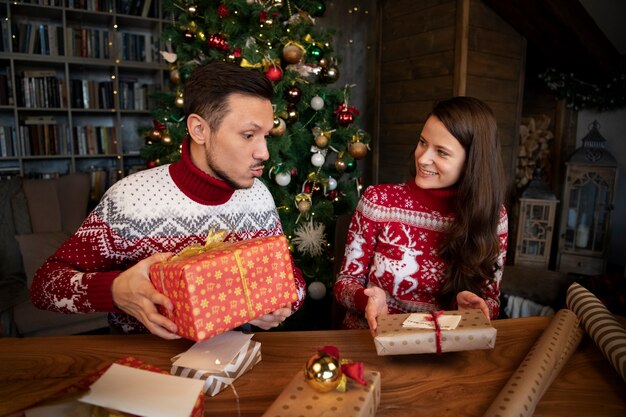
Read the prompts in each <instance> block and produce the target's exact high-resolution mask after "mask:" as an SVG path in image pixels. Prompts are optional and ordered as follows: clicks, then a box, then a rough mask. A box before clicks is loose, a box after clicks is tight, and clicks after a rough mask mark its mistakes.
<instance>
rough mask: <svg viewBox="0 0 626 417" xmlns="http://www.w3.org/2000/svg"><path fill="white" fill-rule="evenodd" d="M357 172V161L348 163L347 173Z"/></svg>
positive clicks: (352, 160)
mask: <svg viewBox="0 0 626 417" xmlns="http://www.w3.org/2000/svg"><path fill="white" fill-rule="evenodd" d="M355 170H356V161H355V160H354V159H351V160H349V161H346V169H345V172H347V173H351V172H354V171H355Z"/></svg>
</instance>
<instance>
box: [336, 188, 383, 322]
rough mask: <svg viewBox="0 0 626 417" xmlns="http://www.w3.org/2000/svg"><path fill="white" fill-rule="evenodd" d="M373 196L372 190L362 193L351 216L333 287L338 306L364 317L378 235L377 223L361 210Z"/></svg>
mask: <svg viewBox="0 0 626 417" xmlns="http://www.w3.org/2000/svg"><path fill="white" fill-rule="evenodd" d="M373 193H374V188H373V187H370V188H368V189H367V190H366V191H365V193H363V196H362V197H361V201H360V202H359V204H358V205H357V208H356V210H355V212H354V215H353V216H352V221H351V222H350V226H349V228H348V236H347V239H346V248H345V253H344V258H343V262H342V265H341V269H340V271H339V274H338V275H337V281H336V282H335V287H334V293H335V298H336V299H337V302H339V304H341V305H342V306H344V307H345V308H347V309H352V310H356V311H359V312H361V313H364V312H365V307H366V305H367V301H368V297H367V295H365V294H364V293H363V291H364V290H365V288H367V283H368V278H367V276H368V273H369V265H370V262H371V260H372V257H373V254H374V246H375V233H376V225H375V223H374V222H373V221H372V220H370V219H368V218H367V217H366V216H364V215H363V211H362V209H363V201H364V200H368V199H369V198H370V197H371V195H372V194H373Z"/></svg>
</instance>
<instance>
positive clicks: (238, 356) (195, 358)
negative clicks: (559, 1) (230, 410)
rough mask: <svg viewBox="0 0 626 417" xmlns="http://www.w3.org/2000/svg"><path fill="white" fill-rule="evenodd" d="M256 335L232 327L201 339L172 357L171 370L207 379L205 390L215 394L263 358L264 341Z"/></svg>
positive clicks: (175, 373)
mask: <svg viewBox="0 0 626 417" xmlns="http://www.w3.org/2000/svg"><path fill="white" fill-rule="evenodd" d="M252 336H253V335H251V334H245V333H239V332H234V331H230V332H226V333H223V334H220V335H217V336H215V337H212V338H211V339H209V340H205V341H203V342H198V343H196V344H195V345H193V346H192V347H191V348H190V349H189V350H188V351H187V352H184V353H182V354H180V355H177V356H175V357H174V358H172V361H174V363H173V364H172V368H171V369H170V373H171V374H172V375H177V376H183V377H187V378H193V379H202V380H204V387H203V391H204V393H205V394H207V395H210V396H211V397H213V396H215V395H217V394H218V393H219V392H221V391H222V390H224V389H225V388H226V387H228V386H230V385H232V384H233V382H235V380H236V379H237V378H239V377H240V376H241V375H243V374H244V373H246V372H248V371H249V370H250V369H252V368H253V367H254V365H256V364H257V363H259V362H260V361H261V343H259V342H256V341H254V340H252Z"/></svg>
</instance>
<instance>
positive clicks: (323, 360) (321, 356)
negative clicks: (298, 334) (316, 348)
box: [304, 351, 343, 392]
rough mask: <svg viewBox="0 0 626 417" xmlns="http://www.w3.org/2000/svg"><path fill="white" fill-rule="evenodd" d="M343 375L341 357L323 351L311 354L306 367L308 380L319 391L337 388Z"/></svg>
mask: <svg viewBox="0 0 626 417" xmlns="http://www.w3.org/2000/svg"><path fill="white" fill-rule="evenodd" d="M342 375H343V373H342V371H341V364H340V363H339V358H337V357H334V356H332V355H330V354H328V353H325V352H322V351H320V352H317V353H316V354H315V355H313V356H311V358H309V360H308V361H307V363H306V367H305V369H304V378H305V380H306V382H307V383H308V384H309V385H310V386H311V387H313V388H314V389H315V390H317V391H319V392H329V391H332V390H334V389H335V388H337V386H338V385H339V384H340V383H341V379H342V378H341V376H342Z"/></svg>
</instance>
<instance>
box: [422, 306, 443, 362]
mask: <svg viewBox="0 0 626 417" xmlns="http://www.w3.org/2000/svg"><path fill="white" fill-rule="evenodd" d="M429 313H430V317H426V318H425V320H426V321H432V322H433V324H434V325H435V342H436V344H437V355H441V327H440V326H439V317H440V316H441V315H442V314H443V310H440V311H430V312H429Z"/></svg>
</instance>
